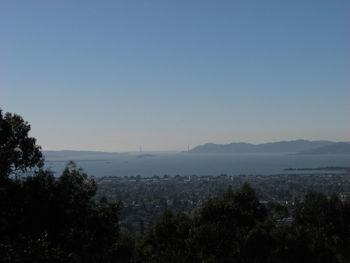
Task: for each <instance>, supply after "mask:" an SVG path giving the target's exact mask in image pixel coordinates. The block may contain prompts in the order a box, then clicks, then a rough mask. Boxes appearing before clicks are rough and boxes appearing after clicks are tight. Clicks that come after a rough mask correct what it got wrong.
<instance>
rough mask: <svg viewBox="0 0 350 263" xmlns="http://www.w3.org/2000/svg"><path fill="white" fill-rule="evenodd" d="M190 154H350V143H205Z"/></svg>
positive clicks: (298, 141)
mask: <svg viewBox="0 0 350 263" xmlns="http://www.w3.org/2000/svg"><path fill="white" fill-rule="evenodd" d="M189 152H190V153H298V154H350V143H346V142H331V141H307V140H294V141H281V142H269V143H263V144H250V143H244V142H238V143H229V144H215V143H207V144H204V145H199V146H197V147H194V148H193V149H192V150H190V151H189Z"/></svg>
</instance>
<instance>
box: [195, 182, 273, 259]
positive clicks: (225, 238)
mask: <svg viewBox="0 0 350 263" xmlns="http://www.w3.org/2000/svg"><path fill="white" fill-rule="evenodd" d="M266 219H267V211H266V209H265V207H264V206H263V205H262V204H260V203H259V201H258V199H257V197H256V194H255V191H254V190H253V189H252V188H251V187H250V186H249V185H248V184H244V185H243V186H242V187H241V189H240V190H239V191H237V192H235V191H233V189H232V188H231V187H229V188H228V190H227V191H226V192H224V193H223V194H222V195H221V196H219V197H216V198H213V199H210V200H208V201H207V202H206V203H204V204H203V206H202V207H201V208H200V209H199V210H198V211H197V213H196V215H195V219H194V228H193V230H192V231H191V244H192V246H193V247H194V250H195V251H196V254H197V255H198V259H197V260H198V261H199V262H265V261H263V260H264V257H267V256H268V255H269V254H268V252H269V251H267V254H266V251H262V250H261V249H257V248H256V247H257V245H258V244H259V245H260V246H261V247H263V248H265V247H266V244H269V242H270V240H269V236H268V234H266V233H267V232H268V231H269V230H268V228H266V226H265V225H264V222H265V221H266ZM265 229H266V230H265ZM260 252H261V253H260Z"/></svg>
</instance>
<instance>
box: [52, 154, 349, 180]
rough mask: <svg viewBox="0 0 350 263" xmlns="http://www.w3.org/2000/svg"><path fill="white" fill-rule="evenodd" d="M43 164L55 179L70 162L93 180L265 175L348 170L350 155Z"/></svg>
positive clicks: (153, 157)
mask: <svg viewBox="0 0 350 263" xmlns="http://www.w3.org/2000/svg"><path fill="white" fill-rule="evenodd" d="M68 158H69V157H68ZM46 160H47V162H46V163H47V166H48V167H49V168H50V169H52V170H53V171H54V172H56V175H59V174H60V172H61V171H62V170H63V168H64V166H65V164H66V163H67V162H68V161H69V160H74V161H76V162H77V164H78V166H79V167H82V168H83V169H84V171H85V172H87V173H88V174H89V175H93V176H95V177H102V176H137V175H140V176H142V177H149V176H154V175H157V176H163V175H170V176H175V175H177V174H179V175H193V174H196V175H201V176H202V175H219V174H222V173H223V174H227V175H239V174H265V175H268V174H281V173H292V172H290V171H284V169H285V168H316V167H326V166H328V167H329V166H350V165H349V164H350V155H297V154H188V153H151V154H142V155H140V153H128V154H126V153H121V154H115V155H109V154H106V155H105V156H98V157H96V156H95V157H94V156H90V157H89V158H86V157H80V156H75V157H71V159H67V158H66V157H55V156H51V157H50V156H47V158H46ZM318 172H320V171H318ZM298 173H304V172H300V171H299V172H298ZM307 173H310V172H309V171H308V172H307Z"/></svg>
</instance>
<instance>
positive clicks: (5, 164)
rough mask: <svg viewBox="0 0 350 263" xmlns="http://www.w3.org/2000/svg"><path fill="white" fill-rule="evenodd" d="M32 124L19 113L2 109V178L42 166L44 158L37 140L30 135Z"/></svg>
mask: <svg viewBox="0 0 350 263" xmlns="http://www.w3.org/2000/svg"><path fill="white" fill-rule="evenodd" d="M29 131H30V125H29V124H28V122H26V121H24V120H23V118H22V117H21V116H19V115H17V114H11V113H9V112H7V113H5V115H3V114H2V110H1V109H0V180H4V179H6V178H7V177H9V176H10V175H12V174H16V173H18V172H25V171H27V170H28V169H30V168H34V167H39V168H40V167H42V166H43V164H44V158H43V155H42V153H41V151H40V150H41V148H40V146H38V145H36V140H35V138H33V137H29V135H28V133H29Z"/></svg>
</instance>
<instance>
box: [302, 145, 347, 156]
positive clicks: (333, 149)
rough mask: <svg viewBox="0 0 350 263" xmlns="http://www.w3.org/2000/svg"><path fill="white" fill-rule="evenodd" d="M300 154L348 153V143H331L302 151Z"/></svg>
mask: <svg viewBox="0 0 350 263" xmlns="http://www.w3.org/2000/svg"><path fill="white" fill-rule="evenodd" d="M300 154H350V143H346V142H337V143H332V144H330V145H326V146H323V147H319V148H315V149H310V150H307V151H302V152H300Z"/></svg>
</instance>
